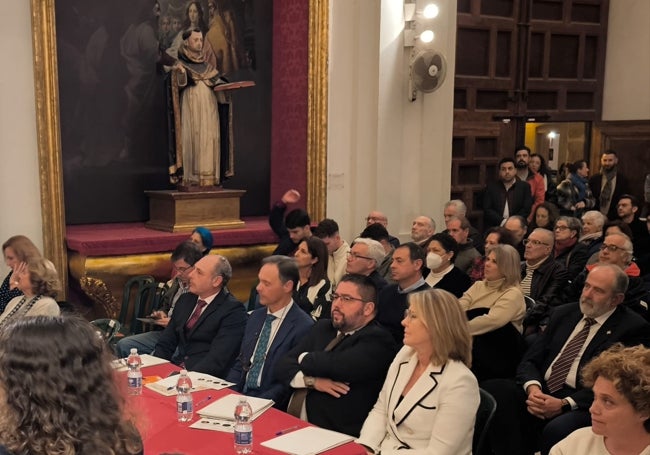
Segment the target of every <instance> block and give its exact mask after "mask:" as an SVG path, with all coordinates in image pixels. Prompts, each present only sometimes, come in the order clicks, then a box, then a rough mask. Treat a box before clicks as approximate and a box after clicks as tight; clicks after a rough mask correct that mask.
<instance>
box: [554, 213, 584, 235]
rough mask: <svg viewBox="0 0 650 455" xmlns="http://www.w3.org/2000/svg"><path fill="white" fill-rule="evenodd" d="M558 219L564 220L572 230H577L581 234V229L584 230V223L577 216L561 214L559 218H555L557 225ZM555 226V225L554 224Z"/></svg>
mask: <svg viewBox="0 0 650 455" xmlns="http://www.w3.org/2000/svg"><path fill="white" fill-rule="evenodd" d="M558 221H564V222H565V223H566V225H567V227H568V228H569V230H570V231H575V232H577V233H578V235H579V234H580V231H581V230H582V223H581V222H580V220H579V219H578V218H575V217H573V216H561V217H559V218H558V219H557V220H555V225H556V226H557V222H558ZM554 227H555V226H554Z"/></svg>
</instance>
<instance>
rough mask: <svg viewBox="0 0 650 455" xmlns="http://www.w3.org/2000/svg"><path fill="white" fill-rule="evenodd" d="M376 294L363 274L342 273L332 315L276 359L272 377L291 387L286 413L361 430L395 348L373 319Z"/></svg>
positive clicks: (352, 432)
mask: <svg viewBox="0 0 650 455" xmlns="http://www.w3.org/2000/svg"><path fill="white" fill-rule="evenodd" d="M375 299H376V291H375V288H374V286H373V284H372V282H371V281H370V280H369V279H368V278H367V277H365V276H363V275H350V274H348V275H344V276H343V278H341V281H339V284H338V286H337V287H336V291H335V292H334V293H333V294H332V311H331V316H332V318H331V319H321V320H319V321H317V322H316V324H315V325H314V326H313V327H312V329H311V330H310V331H309V332H308V333H307V335H306V336H305V337H304V338H303V339H302V340H301V341H300V342H299V343H298V345H297V346H296V347H295V348H293V349H292V350H290V351H289V352H288V353H287V355H286V356H285V357H284V358H283V359H281V360H280V361H279V362H278V363H277V365H276V368H275V375H276V377H277V378H278V379H279V380H280V381H282V382H283V383H285V384H288V385H290V386H291V387H292V388H293V389H294V394H293V397H292V399H291V402H290V403H289V408H288V412H289V413H290V414H293V415H295V416H297V417H300V418H302V419H303V420H307V421H308V422H310V423H313V424H315V425H318V426H319V427H322V428H327V429H329V430H334V431H339V432H341V433H345V434H349V435H351V436H358V435H359V432H360V431H361V426H362V425H363V422H364V420H365V419H366V417H367V416H368V413H369V412H370V409H371V408H372V406H373V405H374V404H375V401H376V400H377V395H378V394H379V391H380V390H381V387H382V384H383V382H384V378H385V376H386V372H387V371H388V367H389V365H390V363H391V361H392V360H393V358H394V357H395V353H396V352H397V347H396V346H395V343H394V342H393V338H392V337H391V336H390V334H389V333H388V332H387V331H386V330H385V329H384V328H382V327H381V326H380V325H379V324H378V323H377V322H375V314H376V306H375Z"/></svg>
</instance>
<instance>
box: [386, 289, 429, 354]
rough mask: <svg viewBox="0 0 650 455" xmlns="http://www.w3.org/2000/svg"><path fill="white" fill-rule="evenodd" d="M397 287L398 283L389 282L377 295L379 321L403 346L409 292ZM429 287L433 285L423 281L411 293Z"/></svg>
mask: <svg viewBox="0 0 650 455" xmlns="http://www.w3.org/2000/svg"><path fill="white" fill-rule="evenodd" d="M397 289H398V284H389V285H388V286H386V287H385V288H384V289H382V290H381V292H380V293H379V295H377V322H379V323H380V324H381V325H383V326H384V327H386V328H387V329H388V331H389V332H390V333H391V335H393V338H395V342H396V343H397V344H398V345H399V346H402V344H403V343H404V327H403V326H402V319H404V311H405V310H406V309H407V308H408V304H407V303H406V299H407V296H408V294H402V293H400V292H398V290H397ZM427 289H431V287H430V286H429V285H428V284H426V283H423V284H422V286H420V287H418V288H416V289H414V290H413V291H411V292H409V294H410V293H413V292H420V291H426V290H427Z"/></svg>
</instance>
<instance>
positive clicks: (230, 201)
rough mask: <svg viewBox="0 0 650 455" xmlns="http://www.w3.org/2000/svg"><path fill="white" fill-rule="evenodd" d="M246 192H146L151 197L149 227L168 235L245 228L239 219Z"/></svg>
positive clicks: (146, 224) (221, 190) (147, 224)
mask: <svg viewBox="0 0 650 455" xmlns="http://www.w3.org/2000/svg"><path fill="white" fill-rule="evenodd" d="M245 192H246V191H244V190H224V189H220V190H215V191H196V192H185V191H174V190H171V191H145V194H146V195H147V196H148V197H149V217H150V219H149V221H148V222H147V223H145V226H146V227H148V228H151V229H157V230H159V231H166V232H179V231H192V230H193V229H194V228H195V227H197V226H204V227H206V228H208V229H232V228H238V227H244V222H243V221H242V220H241V219H240V218H239V199H240V198H241V197H242V196H243V195H244V193H245Z"/></svg>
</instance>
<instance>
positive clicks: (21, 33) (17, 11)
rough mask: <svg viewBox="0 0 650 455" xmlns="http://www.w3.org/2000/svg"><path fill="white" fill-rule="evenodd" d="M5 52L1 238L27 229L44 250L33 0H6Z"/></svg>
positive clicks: (0, 23)
mask: <svg viewBox="0 0 650 455" xmlns="http://www.w3.org/2000/svg"><path fill="white" fill-rule="evenodd" d="M0 55H2V61H3V69H2V71H0V157H1V158H2V159H1V162H0V213H2V222H0V242H4V241H5V240H6V239H7V238H9V237H10V236H12V235H15V234H24V235H26V236H27V237H29V238H30V239H32V241H33V242H34V243H35V244H36V246H38V247H39V249H41V250H42V247H43V233H42V222H41V202H40V201H41V198H40V185H39V179H38V175H39V173H38V148H37V144H36V113H35V112H36V111H35V109H36V108H35V104H34V72H33V68H34V61H33V51H32V25H31V11H30V2H29V1H27V0H21V1H12V2H3V13H2V14H1V15H0ZM0 263H1V264H2V265H1V266H0V271H1V272H2V277H4V274H5V273H6V272H7V270H8V269H7V268H6V267H5V266H4V261H0Z"/></svg>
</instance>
